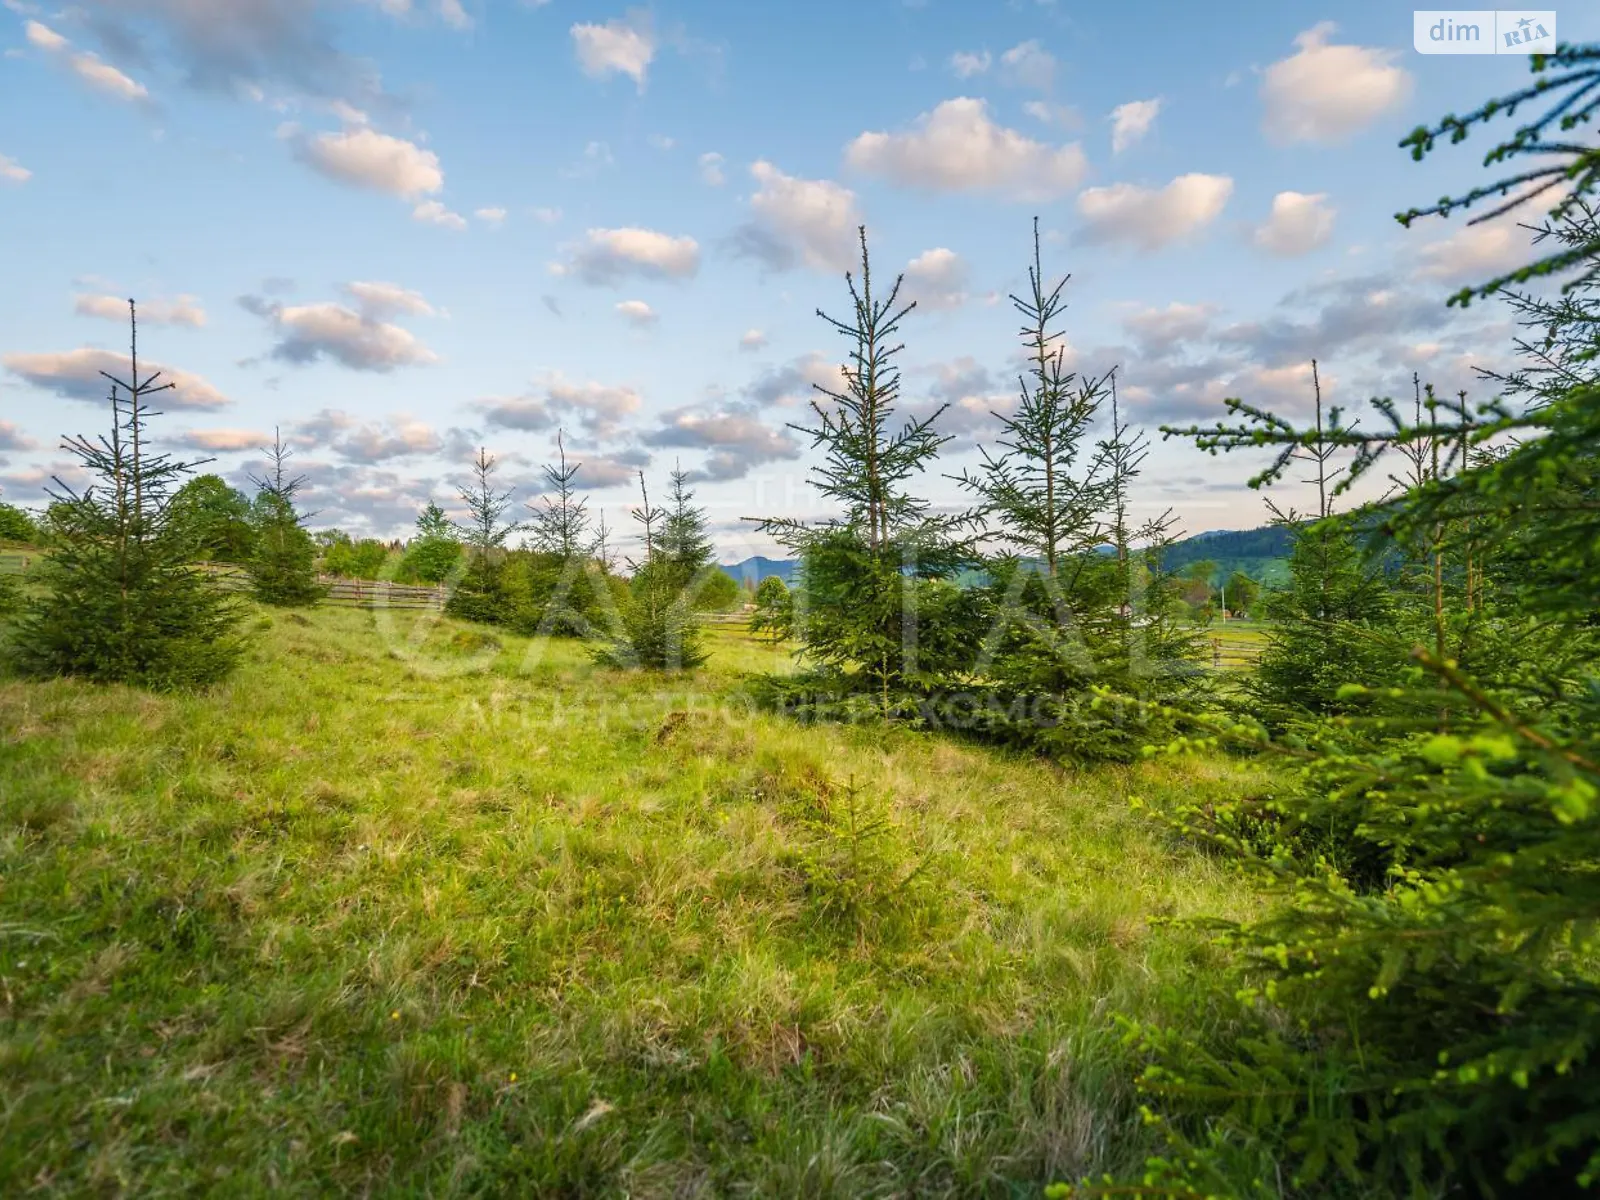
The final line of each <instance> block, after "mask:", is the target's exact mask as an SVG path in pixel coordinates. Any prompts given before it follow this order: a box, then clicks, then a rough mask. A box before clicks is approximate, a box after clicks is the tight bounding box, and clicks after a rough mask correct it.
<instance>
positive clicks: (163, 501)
mask: <svg viewBox="0 0 1600 1200" xmlns="http://www.w3.org/2000/svg"><path fill="white" fill-rule="evenodd" d="M128 318H129V325H130V330H131V337H130V352H129V365H128V376H127V378H126V379H119V378H117V377H115V376H112V375H106V378H107V379H108V380H110V383H111V396H110V400H111V429H110V432H109V435H106V434H102V435H100V436H98V437H95V438H89V437H86V436H83V435H76V436H71V437H68V438H66V439H65V440H64V442H63V448H64V449H65V450H66V451H67V452H68V453H70V454H71V455H72V456H73V457H74V458H76V459H77V460H78V462H79V464H80V465H81V466H82V468H83V469H84V471H85V473H86V474H88V475H89V476H90V477H91V479H92V480H93V482H92V483H90V484H89V486H88V487H86V488H85V489H84V490H83V492H82V493H79V492H75V491H73V489H72V488H70V487H68V486H67V485H66V484H64V483H62V482H61V481H60V480H59V479H57V480H55V481H54V483H55V486H54V487H53V488H51V489H49V495H50V498H51V500H52V501H53V503H52V505H51V514H52V515H51V523H52V537H51V549H50V553H49V555H48V556H46V557H45V558H44V559H43V561H42V562H41V564H40V566H39V567H38V568H37V571H36V573H35V576H34V579H35V582H36V583H37V585H38V586H37V589H36V591H35V594H34V595H33V596H32V597H30V598H29V599H28V600H27V601H26V603H25V606H24V609H23V612H22V616H21V619H20V621H19V622H18V628H17V630H16V636H15V638H14V640H13V646H14V648H15V652H16V654H17V656H18V659H19V664H20V665H21V667H22V668H23V669H24V670H26V671H28V672H30V673H32V674H38V675H81V676H84V677H86V678H89V679H93V680H96V681H100V682H108V683H110V682H118V683H132V684H137V685H140V686H144V687H150V688H157V689H179V688H192V687H201V686H204V685H206V684H210V683H213V682H215V681H217V680H219V679H221V678H222V677H223V676H225V675H226V674H228V672H230V671H231V670H232V669H233V668H234V666H235V665H236V664H237V662H238V661H239V657H240V654H241V653H242V644H241V641H240V639H239V637H238V635H237V627H238V622H239V619H240V612H239V610H238V608H237V606H236V604H235V603H234V602H233V600H232V599H231V598H230V597H229V596H228V595H227V594H226V593H224V592H223V591H221V590H220V588H219V587H218V585H217V583H216V581H215V580H214V579H213V578H212V577H211V576H210V575H208V574H207V573H205V572H204V571H202V570H200V569H199V568H197V567H196V566H195V565H194V562H193V559H192V551H193V545H192V541H191V539H190V537H189V536H188V534H187V531H186V530H185V529H184V528H183V527H182V526H181V525H177V524H175V523H174V522H173V520H172V512H171V507H170V497H171V495H172V493H173V490H174V487H175V485H176V484H177V483H178V482H179V481H180V480H181V479H182V478H183V477H184V476H185V475H188V474H189V473H191V472H192V471H193V469H194V468H195V467H196V466H199V465H200V464H199V463H195V462H179V461H177V460H175V459H173V458H171V457H169V456H168V455H166V454H158V453H154V452H152V451H151V449H150V446H149V444H148V442H149V438H148V428H147V422H148V421H149V419H150V418H151V417H153V416H157V415H159V414H157V413H155V412H153V411H152V410H151V408H150V398H151V397H152V396H155V395H158V394H159V393H161V392H164V391H167V390H169V389H171V388H172V387H173V386H174V385H173V384H171V383H164V384H158V383H157V382H156V381H157V380H158V379H159V378H160V374H161V373H160V372H159V371H156V372H152V373H151V374H149V375H143V376H142V375H141V374H140V367H139V326H138V314H137V311H136V309H135V307H134V303H133V301H132V300H130V301H128ZM102 373H103V372H102Z"/></svg>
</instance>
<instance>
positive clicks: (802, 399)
mask: <svg viewBox="0 0 1600 1200" xmlns="http://www.w3.org/2000/svg"><path fill="white" fill-rule="evenodd" d="M840 382H841V381H840V376H839V364H838V363H836V362H833V361H831V360H829V359H828V358H826V357H824V356H823V355H821V354H818V353H816V352H815V351H813V352H812V353H810V354H803V355H801V356H800V357H799V358H796V359H792V360H791V361H789V362H787V363H785V364H783V365H782V366H780V367H770V368H768V369H767V370H765V371H763V372H762V373H761V374H760V375H759V376H757V377H756V379H755V380H754V381H753V382H752V383H751V384H750V385H749V386H748V387H746V388H745V389H744V395H745V397H746V399H748V400H749V401H750V403H751V404H753V405H756V406H757V407H761V408H796V407H803V406H805V405H808V404H810V403H811V401H812V398H813V397H815V396H817V394H818V393H817V388H818V387H824V388H828V389H831V390H833V391H839V390H841V388H840Z"/></svg>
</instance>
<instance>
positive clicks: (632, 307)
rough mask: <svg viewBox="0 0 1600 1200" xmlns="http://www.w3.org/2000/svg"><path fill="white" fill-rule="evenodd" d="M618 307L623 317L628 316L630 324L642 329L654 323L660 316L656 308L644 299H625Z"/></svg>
mask: <svg viewBox="0 0 1600 1200" xmlns="http://www.w3.org/2000/svg"><path fill="white" fill-rule="evenodd" d="M616 309H617V312H618V313H619V314H620V315H621V316H622V317H624V318H626V320H627V321H628V323H629V324H630V325H633V326H635V327H637V328H641V329H642V328H644V327H646V326H649V325H654V324H655V323H656V319H657V316H658V314H657V313H656V310H655V309H653V308H651V307H650V306H649V305H648V304H646V303H645V302H644V301H643V300H624V301H622V303H620V304H618V305H617V306H616Z"/></svg>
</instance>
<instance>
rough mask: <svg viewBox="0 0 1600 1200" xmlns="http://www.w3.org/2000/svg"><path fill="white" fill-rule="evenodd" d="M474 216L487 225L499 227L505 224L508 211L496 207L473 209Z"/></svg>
mask: <svg viewBox="0 0 1600 1200" xmlns="http://www.w3.org/2000/svg"><path fill="white" fill-rule="evenodd" d="M472 215H473V216H474V217H476V218H477V219H478V220H480V221H482V222H483V223H484V224H485V225H491V226H499V225H503V224H504V223H505V219H506V210H505V209H503V208H500V207H498V206H496V207H490V208H477V209H473V211H472Z"/></svg>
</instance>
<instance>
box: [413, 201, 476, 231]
mask: <svg viewBox="0 0 1600 1200" xmlns="http://www.w3.org/2000/svg"><path fill="white" fill-rule="evenodd" d="M411 219H412V220H413V221H421V222H422V223H423V224H424V225H437V226H439V227H440V228H441V229H465V228H466V227H467V219H466V218H465V217H463V216H462V215H461V214H460V213H458V212H451V211H450V210H449V209H448V208H446V207H445V206H444V205H443V204H441V203H440V202H439V201H437V200H424V201H423V202H422V203H421V204H419V205H417V206H416V207H415V208H413V209H412V210H411Z"/></svg>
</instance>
